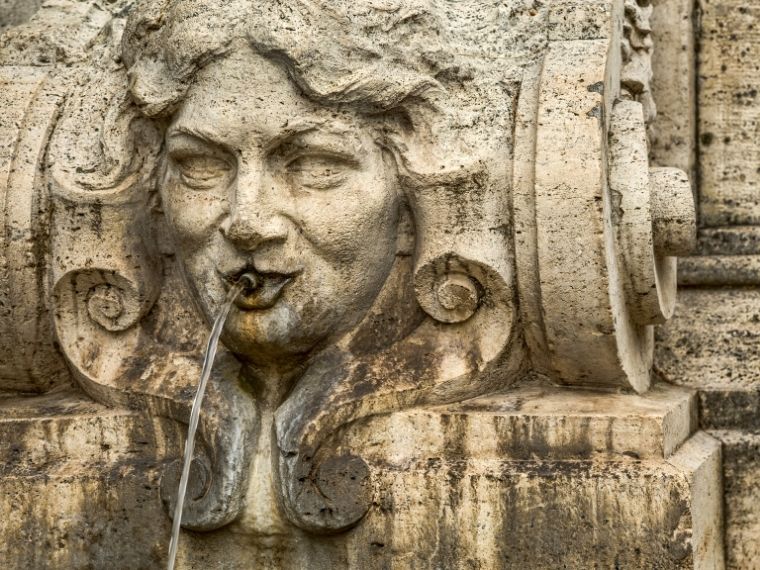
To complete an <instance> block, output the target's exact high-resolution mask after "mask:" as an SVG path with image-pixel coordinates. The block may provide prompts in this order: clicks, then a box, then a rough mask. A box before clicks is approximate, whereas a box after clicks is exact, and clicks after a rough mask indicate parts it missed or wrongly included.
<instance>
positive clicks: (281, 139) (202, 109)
mask: <svg viewBox="0 0 760 570" xmlns="http://www.w3.org/2000/svg"><path fill="white" fill-rule="evenodd" d="M369 127H370V125H369V123H368V121H367V120H366V119H363V118H361V117H360V116H359V115H357V114H356V113H354V112H352V111H347V110H341V109H334V108H326V107H324V106H320V105H318V104H315V103H313V102H311V101H310V100H308V99H306V98H305V97H304V96H303V95H301V94H300V93H299V91H298V89H297V88H296V87H295V86H294V84H293V83H292V82H291V81H290V79H289V78H288V76H287V74H286V73H285V72H284V71H283V70H282V69H281V68H279V67H278V66H277V65H275V64H273V63H272V62H270V61H269V60H267V59H265V58H264V57H262V56H260V55H258V54H256V53H254V52H253V51H252V50H250V49H249V48H247V47H244V46H243V47H241V48H239V49H236V50H235V51H233V52H231V53H230V54H229V55H228V56H226V57H225V58H224V59H222V60H220V61H217V62H214V63H212V64H210V65H208V66H207V67H206V68H205V69H203V70H202V71H201V72H200V73H199V74H198V76H197V78H196V81H195V83H194V84H193V86H192V87H191V88H190V90H189V92H188V95H187V97H186V99H185V101H184V103H183V105H182V106H181V107H180V109H179V110H178V112H177V113H176V114H175V116H174V118H173V121H172V123H171V125H170V126H169V128H168V130H167V134H166V152H167V169H166V176H165V178H164V180H163V182H162V184H161V190H160V195H161V200H162V206H163V209H164V212H165V214H166V218H167V221H168V224H169V227H170V230H171V232H172V234H173V237H174V241H175V247H176V248H177V253H178V255H179V258H180V260H181V263H182V266H183V268H184V272H185V276H186V278H187V280H188V282H189V285H190V287H191V290H192V292H193V295H194V296H195V298H196V301H197V302H198V303H199V305H200V307H201V309H202V311H203V312H204V313H205V316H206V318H207V319H209V320H211V319H213V317H214V315H215V314H216V312H217V311H218V309H219V307H220V306H221V304H222V302H223V300H224V298H225V296H226V294H227V291H228V289H229V288H230V284H231V282H233V281H234V280H235V279H236V278H238V277H239V276H240V275H241V274H242V273H243V272H245V271H253V272H255V273H256V274H257V275H258V276H259V278H260V282H261V284H262V285H261V287H259V288H258V289H257V290H256V291H255V292H254V293H252V294H247V295H241V296H240V297H238V299H237V301H236V303H235V306H234V307H233V308H232V311H231V312H230V316H229V318H228V320H227V324H226V326H225V332H224V335H223V340H224V342H225V343H226V345H227V346H228V347H230V349H231V350H233V352H235V353H236V354H238V355H239V356H241V357H242V358H243V359H248V360H250V361H252V362H253V363H258V364H261V365H266V364H268V363H269V362H270V360H271V361H272V362H278V361H282V360H283V359H284V360H286V361H288V360H289V361H290V362H293V361H294V360H295V361H298V360H300V356H301V355H305V354H307V353H308V352H309V351H311V350H313V349H314V348H316V347H319V346H322V345H325V344H329V343H330V342H333V341H335V340H336V339H337V338H339V337H340V336H342V335H344V334H345V333H346V332H347V331H349V330H351V329H352V328H353V327H355V326H356V325H357V323H358V322H359V321H360V320H361V318H362V317H363V316H364V314H365V313H366V311H367V309H368V308H369V307H370V306H371V305H372V303H373V301H374V300H375V298H376V296H377V294H378V292H379V291H380V289H381V288H382V286H383V284H384V283H385V281H386V279H387V277H388V275H389V273H390V271H391V267H392V265H393V261H394V258H395V253H396V238H397V231H398V216H399V214H398V212H399V202H400V192H399V190H398V185H397V181H396V179H397V176H396V172H395V167H394V164H393V161H392V160H391V159H389V157H388V156H387V154H386V153H385V152H384V151H383V150H382V149H381V148H380V147H379V146H378V145H377V144H376V142H375V140H374V138H373V133H372V130H371V129H370V128H369Z"/></svg>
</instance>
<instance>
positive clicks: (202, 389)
mask: <svg viewBox="0 0 760 570" xmlns="http://www.w3.org/2000/svg"><path fill="white" fill-rule="evenodd" d="M258 285H259V280H258V279H257V277H256V275H254V274H253V273H245V274H243V275H242V276H241V277H240V279H238V281H237V282H236V283H234V284H233V285H232V287H231V288H230V291H229V293H228V294H227V298H226V299H225V301H224V304H223V305H222V307H221V309H219V313H218V314H217V315H216V318H215V319H214V325H213V327H212V328H211V334H210V335H209V338H208V344H207V345H206V353H205V355H204V358H203V367H202V369H201V378H200V382H199V383H198V391H197V392H196V393H195V398H194V399H193V407H192V410H191V412H190V423H189V425H188V428H187V440H186V441H185V451H184V457H183V462H182V476H181V478H180V481H179V489H178V490H177V504H176V506H175V507H174V517H173V520H172V536H171V541H170V542H169V562H168V564H167V568H168V570H174V564H175V561H176V558H177V549H178V546H179V532H180V527H181V525H182V510H183V507H184V504H185V494H186V493H187V483H188V480H189V478H190V464H191V463H192V460H193V452H194V450H195V432H196V430H197V429H198V419H199V417H200V411H201V404H202V403H203V396H204V394H205V393H206V385H207V384H208V379H209V377H210V376H211V369H212V367H213V365H214V358H215V357H216V350H217V347H218V345H219V337H220V336H221V334H222V328H223V327H224V322H225V320H226V319H227V315H228V314H229V312H230V308H231V307H232V303H233V302H234V301H235V298H236V297H237V296H238V295H239V294H240V293H241V292H242V291H243V290H253V289H255V288H256V287H257V286H258Z"/></svg>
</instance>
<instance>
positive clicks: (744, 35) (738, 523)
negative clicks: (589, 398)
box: [654, 0, 760, 568]
mask: <svg viewBox="0 0 760 570" xmlns="http://www.w3.org/2000/svg"><path fill="white" fill-rule="evenodd" d="M655 6H656V8H655V24H654V25H655V26H657V23H660V22H662V23H664V22H665V21H668V22H669V23H670V24H671V26H670V29H671V30H673V29H674V28H673V26H672V24H674V23H675V22H677V21H689V22H690V23H691V24H692V25H693V27H694V35H693V36H689V35H685V36H682V37H680V38H676V37H674V36H673V35H672V34H671V32H669V31H665V32H664V33H665V34H666V38H667V41H673V42H677V43H678V44H679V46H680V48H681V49H680V50H675V51H673V52H671V53H672V54H674V59H668V60H663V59H658V56H657V54H658V52H655V63H654V65H655V66H663V67H662V68H664V67H667V69H668V70H669V72H668V73H661V74H658V75H657V74H656V77H659V78H661V79H662V81H661V82H660V83H658V84H656V86H655V89H656V90H657V93H656V94H655V96H656V97H658V101H660V105H659V112H660V116H659V118H658V121H659V122H660V125H662V126H663V127H664V128H666V129H667V130H668V132H669V135H668V136H667V137H664V138H661V139H660V140H659V141H658V143H657V146H656V147H655V149H654V156H655V160H657V159H660V158H661V157H662V158H664V157H667V158H668V159H671V160H673V159H677V160H678V161H679V162H678V163H679V164H680V165H681V167H682V168H687V169H689V170H690V171H691V172H692V181H693V183H694V191H695V195H696V196H697V199H698V217H699V246H698V250H697V252H695V255H693V256H692V257H689V258H685V259H681V260H680V262H679V263H680V265H679V269H680V271H679V286H680V290H679V301H678V307H677V310H676V316H675V317H674V319H673V321H672V322H671V323H669V324H668V325H667V326H665V327H663V328H661V329H660V330H659V331H658V346H657V355H656V359H655V366H656V369H657V370H658V371H659V372H660V373H661V374H662V375H663V376H664V377H665V378H666V379H667V380H668V381H670V382H673V383H676V384H680V385H683V386H688V387H691V388H696V389H698V391H699V409H700V423H701V425H702V426H703V428H704V429H706V430H707V431H708V433H710V434H711V435H713V436H714V437H716V438H717V439H719V440H720V441H721V442H722V444H723V460H724V465H723V476H724V479H723V482H724V492H725V530H726V556H727V558H726V565H727V567H729V568H758V567H760V519H758V517H757V513H758V512H759V511H760V433H759V432H760V413H759V410H760V367H759V366H758V353H759V351H760V324H759V323H760V296H759V295H758V290H757V286H758V285H760V273H759V272H758V267H759V266H758V260H759V259H760V258H758V254H759V253H760V228H759V227H758V225H757V224H758V221H760V215H759V214H760V209H759V208H760V186H759V184H760V122H758V121H759V120H760V98H759V97H760V95H758V90H760V4H758V3H757V2H752V1H743V0H698V1H694V2H692V1H691V0H662V1H656V2H655ZM668 27H669V26H663V28H662V29H663V30H666V29H667V28H668ZM676 54H677V55H676ZM673 91H679V92H681V93H684V94H685V93H692V96H691V97H690V100H688V101H684V103H683V105H680V104H679V106H678V107H670V105H669V103H668V102H669V101H673V102H675V101H676V99H673V98H670V97H668V96H665V97H660V93H663V94H664V93H666V92H668V93H670V92H673ZM682 109H689V111H690V112H689V113H682V112H681V110H682Z"/></svg>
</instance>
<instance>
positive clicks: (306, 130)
mask: <svg viewBox="0 0 760 570" xmlns="http://www.w3.org/2000/svg"><path fill="white" fill-rule="evenodd" d="M312 133H315V134H323V135H327V136H333V137H339V138H341V139H347V140H348V141H349V142H350V143H351V144H352V146H354V147H355V150H359V149H360V148H361V142H360V140H359V138H358V137H357V136H356V135H355V134H354V133H353V130H352V129H351V127H350V126H349V125H347V124H345V123H342V122H336V123H333V124H328V122H327V121H326V120H324V119H322V120H317V121H311V120H298V121H293V122H291V123H288V124H287V125H285V126H284V127H283V128H282V129H281V131H280V132H279V133H278V134H276V135H275V136H274V137H272V138H271V139H270V140H269V141H267V144H266V146H265V151H266V152H272V151H274V150H275V149H277V148H278V147H279V146H280V145H282V144H283V143H285V142H287V141H292V140H294V139H297V138H298V137H301V136H304V135H309V134H312ZM177 136H190V137H192V138H195V139H198V140H199V141H201V142H203V143H207V144H212V145H216V146H219V147H221V148H223V149H224V150H226V151H228V152H230V153H233V154H235V149H234V148H233V147H232V146H230V145H229V144H228V143H225V142H224V141H222V140H221V139H219V138H218V136H216V135H215V134H214V133H212V132H210V131H207V130H205V129H203V128H198V127H193V126H189V125H182V124H179V125H172V126H170V127H169V129H168V131H167V138H169V139H171V138H174V137H177Z"/></svg>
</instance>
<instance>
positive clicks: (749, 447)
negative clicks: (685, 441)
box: [710, 402, 760, 570]
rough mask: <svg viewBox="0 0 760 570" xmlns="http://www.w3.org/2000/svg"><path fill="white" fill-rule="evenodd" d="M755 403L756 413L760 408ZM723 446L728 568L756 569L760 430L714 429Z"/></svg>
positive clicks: (759, 539)
mask: <svg viewBox="0 0 760 570" xmlns="http://www.w3.org/2000/svg"><path fill="white" fill-rule="evenodd" d="M757 406H758V404H757V402H756V403H755V408H754V409H755V412H756V411H757ZM710 434H711V435H712V436H713V437H715V438H716V439H717V440H718V441H720V442H721V444H722V446H723V486H724V492H725V507H724V508H725V528H726V568H732V569H734V568H735V569H737V570H739V569H744V568H755V567H756V566H757V563H758V560H760V522H759V521H758V517H757V509H758V505H760V433H759V432H758V431H757V430H755V431H749V430H711V431H710Z"/></svg>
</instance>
